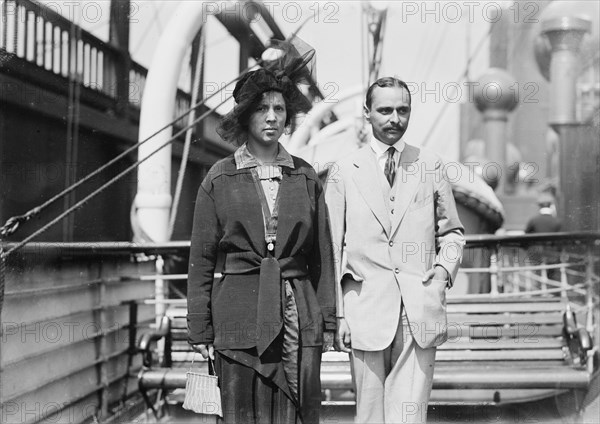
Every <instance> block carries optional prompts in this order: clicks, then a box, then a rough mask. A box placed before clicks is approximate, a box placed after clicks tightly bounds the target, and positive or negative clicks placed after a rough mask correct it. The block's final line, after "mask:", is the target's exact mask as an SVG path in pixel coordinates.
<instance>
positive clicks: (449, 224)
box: [434, 160, 465, 287]
mask: <svg viewBox="0 0 600 424" xmlns="http://www.w3.org/2000/svg"><path fill="white" fill-rule="evenodd" d="M435 167H436V171H437V172H436V177H435V182H434V184H435V193H434V196H435V237H436V245H437V249H436V250H437V256H436V261H435V264H436V265H441V266H443V267H444V268H445V269H446V270H447V271H448V275H450V281H449V282H448V286H449V287H452V285H453V284H454V279H455V278H456V274H457V273H458V268H459V267H460V263H461V262H462V256H463V248H464V245H465V237H464V228H463V225H462V223H461V222H460V219H459V218H458V212H457V210H456V203H455V201H454V195H453V194H452V187H451V186H450V183H449V182H448V178H447V176H446V174H445V172H444V166H443V164H442V162H441V161H439V160H438V161H437V162H436V164H435Z"/></svg>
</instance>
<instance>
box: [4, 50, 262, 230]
mask: <svg viewBox="0 0 600 424" xmlns="http://www.w3.org/2000/svg"><path fill="white" fill-rule="evenodd" d="M260 62H261V61H260V60H259V63H260ZM248 69H249V68H248ZM241 75H242V74H240V75H239V76H237V77H236V78H234V79H232V80H231V81H229V82H228V83H227V84H225V85H224V86H223V87H221V88H219V89H218V90H216V91H215V92H214V93H212V94H211V95H210V96H208V97H207V98H206V99H205V100H203V101H202V102H199V103H198V104H196V105H193V106H192V107H191V108H190V109H189V110H187V111H185V112H183V113H182V114H181V115H179V116H177V117H176V118H175V119H174V120H172V121H171V122H170V123H168V124H165V125H164V126H163V127H162V128H159V129H158V130H156V131H155V132H154V133H153V134H151V135H149V136H148V137H147V138H145V139H144V140H142V141H138V142H137V143H135V144H134V145H132V146H130V147H129V148H127V149H126V150H124V151H123V152H121V153H119V154H118V155H117V156H115V157H114V158H112V159H111V160H110V161H108V162H107V163H105V164H104V165H102V166H100V167H99V168H97V169H96V170H95V171H92V172H91V173H89V174H88V175H86V176H85V177H83V178H82V179H80V180H79V181H77V182H76V183H74V184H73V185H71V186H70V187H67V188H65V189H64V190H62V191H61V192H60V193H58V194H56V195H54V196H53V197H52V198H50V199H48V200H47V201H45V202H44V203H42V204H41V205H39V206H36V207H34V208H32V209H30V210H29V211H27V212H26V213H24V214H22V215H15V216H12V217H10V218H8V219H7V220H6V222H5V224H4V225H3V226H2V227H0V238H3V237H6V236H8V235H11V234H13V233H14V232H15V231H16V230H17V229H18V228H19V226H20V225H21V223H24V222H27V221H29V220H30V219H31V218H33V217H34V216H36V215H39V214H40V213H41V212H42V211H43V210H45V209H46V208H48V207H49V206H50V205H52V204H53V203H55V202H56V201H57V200H59V199H61V198H62V197H64V196H66V195H67V194H69V193H71V192H72V191H74V190H75V189H77V188H78V187H79V186H81V185H82V184H84V183H85V182H87V181H89V180H90V179H91V178H93V177H95V176H96V175H98V174H99V173H101V172H102V171H104V170H106V169H107V168H108V167H110V166H111V165H114V164H115V163H116V162H118V161H119V160H121V159H123V158H124V157H125V156H127V155H128V154H129V153H131V152H133V151H134V150H136V149H137V148H138V147H139V146H141V145H143V144H144V143H146V142H148V141H150V140H151V139H152V138H154V137H156V136H157V135H158V134H160V133H161V132H163V131H164V130H166V129H168V128H170V127H171V126H172V125H173V124H174V123H175V122H177V121H179V120H181V119H183V118H185V117H186V116H187V115H188V114H190V113H191V112H192V110H195V109H197V108H199V107H201V106H203V105H204V104H205V103H206V102H207V101H209V100H210V99H212V98H213V97H215V96H217V95H218V94H220V93H221V92H222V91H223V90H224V89H225V88H226V87H228V86H230V85H231V84H233V83H234V82H236V81H237V80H238V79H239V78H240V76H241ZM219 106H220V105H219Z"/></svg>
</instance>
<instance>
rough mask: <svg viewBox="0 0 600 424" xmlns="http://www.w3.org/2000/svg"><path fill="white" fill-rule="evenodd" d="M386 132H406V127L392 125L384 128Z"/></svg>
mask: <svg viewBox="0 0 600 424" xmlns="http://www.w3.org/2000/svg"><path fill="white" fill-rule="evenodd" d="M383 130H384V131H390V130H396V131H404V127H403V126H402V125H390V126H387V127H383Z"/></svg>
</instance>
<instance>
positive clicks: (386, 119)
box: [364, 87, 410, 146]
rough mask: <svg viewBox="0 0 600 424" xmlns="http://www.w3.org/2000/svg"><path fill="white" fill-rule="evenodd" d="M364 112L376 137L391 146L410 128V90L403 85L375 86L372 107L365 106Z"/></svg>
mask: <svg viewBox="0 0 600 424" xmlns="http://www.w3.org/2000/svg"><path fill="white" fill-rule="evenodd" d="M364 112H365V118H367V121H368V122H370V123H371V127H372V128H373V135H374V136H375V138H376V139H377V140H379V141H381V142H382V143H385V144H387V145H388V146H391V145H393V144H395V143H396V142H397V141H398V140H400V139H401V138H402V136H403V135H404V133H405V132H406V129H407V128H408V121H409V120H410V100H409V96H408V92H407V91H406V90H405V89H404V88H402V87H375V89H374V90H373V93H372V96H371V109H370V110H369V109H367V108H366V107H365V111H364Z"/></svg>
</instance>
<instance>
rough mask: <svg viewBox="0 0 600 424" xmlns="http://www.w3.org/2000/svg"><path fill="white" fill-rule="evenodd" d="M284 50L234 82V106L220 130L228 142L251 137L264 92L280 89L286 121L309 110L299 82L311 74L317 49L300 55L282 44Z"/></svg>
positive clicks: (225, 117) (240, 140) (278, 90)
mask: <svg viewBox="0 0 600 424" xmlns="http://www.w3.org/2000/svg"><path fill="white" fill-rule="evenodd" d="M278 48H279V49H280V50H282V54H281V56H280V58H279V59H276V60H273V61H268V62H265V63H264V65H263V68H261V69H257V70H255V71H250V72H247V73H246V74H244V75H243V76H242V77H241V78H240V80H239V81H238V82H237V84H236V85H235V89H234V90H233V98H234V100H235V103H236V104H235V106H234V108H233V109H232V110H231V112H229V113H228V114H227V115H225V116H224V117H223V118H222V119H221V123H220V124H219V127H218V128H217V132H218V133H219V135H220V136H221V138H223V140H225V141H229V142H231V143H234V144H237V145H241V144H243V143H244V142H246V140H247V137H248V126H249V121H250V116H251V115H252V113H253V112H254V111H255V110H256V108H257V106H258V104H259V103H260V101H261V100H262V96H263V93H266V92H269V91H277V92H279V93H281V95H282V96H283V99H284V101H285V107H286V113H287V117H286V121H285V125H286V126H287V125H289V123H290V122H291V120H292V118H293V117H294V116H295V115H296V114H298V113H300V112H308V111H309V110H310V108H311V103H310V101H309V100H308V99H307V98H306V97H305V96H304V95H303V94H302V93H301V92H300V90H299V89H298V87H297V86H296V84H297V83H298V82H300V81H302V80H306V79H307V77H309V76H310V70H309V68H308V63H309V62H310V61H311V60H313V57H314V50H313V51H309V52H308V53H306V54H304V55H302V56H300V55H299V54H298V52H297V51H296V50H295V49H294V48H293V46H291V45H289V46H287V45H285V44H279V45H278Z"/></svg>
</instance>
